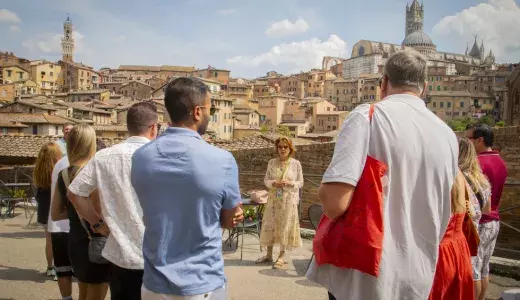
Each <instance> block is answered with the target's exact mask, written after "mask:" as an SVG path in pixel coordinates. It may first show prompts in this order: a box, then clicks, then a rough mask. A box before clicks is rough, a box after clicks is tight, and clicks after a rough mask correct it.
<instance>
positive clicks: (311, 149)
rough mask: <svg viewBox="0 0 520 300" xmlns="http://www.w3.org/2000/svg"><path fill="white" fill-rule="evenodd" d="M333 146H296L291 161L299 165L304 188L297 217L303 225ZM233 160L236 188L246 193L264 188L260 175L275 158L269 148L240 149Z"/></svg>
mask: <svg viewBox="0 0 520 300" xmlns="http://www.w3.org/2000/svg"><path fill="white" fill-rule="evenodd" d="M333 151H334V143H324V144H316V145H302V146H297V147H296V155H295V156H294V158H295V159H298V160H299V161H300V163H301V165H302V169H303V175H304V186H303V189H302V195H301V199H302V202H301V208H300V209H301V213H302V216H301V218H302V219H303V222H302V223H303V224H302V225H304V226H306V224H305V223H306V222H305V221H306V219H307V210H308V208H309V206H310V205H311V204H312V203H317V201H318V199H317V191H318V187H319V184H320V182H321V177H322V176H323V173H324V172H325V170H326V169H327V167H328V165H329V162H330V160H331V159H332V153H333ZM232 153H233V155H234V156H235V159H236V160H237V164H238V168H239V176H240V189H241V190H242V192H247V191H250V190H255V189H266V187H265V185H264V176H265V172H266V170H267V163H268V162H269V160H270V159H272V158H275V157H276V155H275V150H274V147H273V148H265V149H254V150H240V151H234V152H232Z"/></svg>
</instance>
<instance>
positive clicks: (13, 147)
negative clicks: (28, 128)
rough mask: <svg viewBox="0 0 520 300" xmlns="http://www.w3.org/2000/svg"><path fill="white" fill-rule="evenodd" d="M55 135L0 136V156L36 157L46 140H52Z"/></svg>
mask: <svg viewBox="0 0 520 300" xmlns="http://www.w3.org/2000/svg"><path fill="white" fill-rule="evenodd" d="M57 139H58V137H56V136H39V135H24V136H16V135H15V136H12V135H2V136H0V157H34V158H35V157H36V156H37V155H38V152H39V151H40V148H41V147H42V146H43V145H44V144H45V143H47V142H54V141H56V140H57Z"/></svg>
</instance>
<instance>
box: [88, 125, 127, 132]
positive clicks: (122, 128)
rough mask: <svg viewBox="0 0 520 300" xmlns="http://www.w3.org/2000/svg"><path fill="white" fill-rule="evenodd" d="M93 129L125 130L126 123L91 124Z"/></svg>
mask: <svg viewBox="0 0 520 300" xmlns="http://www.w3.org/2000/svg"><path fill="white" fill-rule="evenodd" d="M92 128H94V130H95V131H114V132H127V131H128V128H126V125H93V126H92Z"/></svg>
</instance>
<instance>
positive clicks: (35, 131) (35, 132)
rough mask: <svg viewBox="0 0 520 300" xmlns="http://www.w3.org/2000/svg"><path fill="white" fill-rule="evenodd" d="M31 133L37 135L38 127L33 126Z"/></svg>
mask: <svg viewBox="0 0 520 300" xmlns="http://www.w3.org/2000/svg"><path fill="white" fill-rule="evenodd" d="M32 133H33V134H38V125H33V126H32Z"/></svg>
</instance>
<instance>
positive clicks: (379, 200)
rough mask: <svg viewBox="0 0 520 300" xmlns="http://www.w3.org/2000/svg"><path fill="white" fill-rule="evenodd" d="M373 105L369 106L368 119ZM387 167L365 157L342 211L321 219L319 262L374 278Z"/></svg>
mask: <svg viewBox="0 0 520 300" xmlns="http://www.w3.org/2000/svg"><path fill="white" fill-rule="evenodd" d="M373 112H374V105H373V104H372V105H371V106H370V113H369V116H370V121H372V114H373ZM386 170H387V167H386V165H385V164H384V163H382V162H380V161H378V160H376V159H374V158H372V157H370V156H368V157H367V159H366V162H365V167H364V169H363V173H362V174H361V177H360V179H359V181H358V184H357V185H356V188H355V190H354V193H353V195H352V199H351V202H350V205H349V207H348V209H347V211H346V212H345V214H344V215H343V216H341V217H339V218H337V219H331V218H329V217H327V216H326V215H323V217H322V218H321V221H320V224H319V225H318V229H317V230H316V235H315V237H314V240H313V251H314V255H315V258H316V263H317V264H318V265H323V264H331V265H334V266H336V267H339V268H345V269H356V270H359V271H361V272H363V273H366V274H369V275H372V276H375V277H377V276H378V275H379V263H380V262H381V255H382V248H383V234H384V229H383V184H382V180H381V178H382V177H383V176H384V175H385V173H386Z"/></svg>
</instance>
